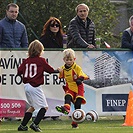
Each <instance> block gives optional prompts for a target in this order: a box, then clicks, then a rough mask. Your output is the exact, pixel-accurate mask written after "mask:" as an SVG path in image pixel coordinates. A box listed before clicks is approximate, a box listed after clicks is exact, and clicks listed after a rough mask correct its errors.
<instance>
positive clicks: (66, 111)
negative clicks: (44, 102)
mask: <svg viewBox="0 0 133 133" xmlns="http://www.w3.org/2000/svg"><path fill="white" fill-rule="evenodd" d="M55 108H56V110H57V111H58V112H61V113H63V114H65V115H68V114H69V110H68V109H67V108H65V107H64V106H56V107H55Z"/></svg>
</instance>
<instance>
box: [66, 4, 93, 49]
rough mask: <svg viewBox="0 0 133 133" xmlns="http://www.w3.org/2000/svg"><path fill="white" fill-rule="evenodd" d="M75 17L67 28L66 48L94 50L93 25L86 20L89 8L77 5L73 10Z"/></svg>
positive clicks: (90, 21)
mask: <svg viewBox="0 0 133 133" xmlns="http://www.w3.org/2000/svg"><path fill="white" fill-rule="evenodd" d="M75 10H76V12H77V15H76V16H75V17H74V18H73V19H72V20H71V21H70V23H69V27H68V33H67V35H68V47H71V48H95V25H94V23H93V22H92V20H91V19H90V18H88V13H89V7H88V6H87V5H86V4H79V5H78V6H77V7H76V8H75Z"/></svg>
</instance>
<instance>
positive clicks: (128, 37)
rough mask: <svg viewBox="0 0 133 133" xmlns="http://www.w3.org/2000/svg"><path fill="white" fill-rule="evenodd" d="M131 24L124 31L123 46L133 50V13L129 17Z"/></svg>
mask: <svg viewBox="0 0 133 133" xmlns="http://www.w3.org/2000/svg"><path fill="white" fill-rule="evenodd" d="M129 26H130V27H129V28H127V29H125V30H124V31H123V35H122V44H121V47H122V48H129V49H131V50H133V15H132V16H131V17H130V18H129Z"/></svg>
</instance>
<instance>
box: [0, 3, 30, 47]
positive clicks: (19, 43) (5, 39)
mask: <svg viewBox="0 0 133 133" xmlns="http://www.w3.org/2000/svg"><path fill="white" fill-rule="evenodd" d="M18 13H19V6H18V5H17V4H15V3H10V4H8V5H7V7H6V16H5V18H3V19H2V20H0V48H27V47H28V37H27V31H26V28H25V25H24V24H22V23H21V22H20V21H18V20H17V17H18Z"/></svg>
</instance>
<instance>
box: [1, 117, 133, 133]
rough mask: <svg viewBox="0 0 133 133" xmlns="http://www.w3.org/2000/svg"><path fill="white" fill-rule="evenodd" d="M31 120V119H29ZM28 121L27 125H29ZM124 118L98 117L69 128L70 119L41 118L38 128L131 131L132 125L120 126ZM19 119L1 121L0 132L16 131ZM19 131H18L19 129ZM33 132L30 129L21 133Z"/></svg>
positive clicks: (68, 132)
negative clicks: (76, 127) (74, 127)
mask: <svg viewBox="0 0 133 133" xmlns="http://www.w3.org/2000/svg"><path fill="white" fill-rule="evenodd" d="M30 122H31V121H30ZM30 122H29V123H28V125H30ZM123 123H124V119H123V117H122V116H110V117H100V118H99V120H98V121H97V122H95V123H94V122H92V121H89V122H88V121H84V122H83V123H81V124H79V128H78V129H72V128H71V119H70V118H68V117H61V120H57V121H54V120H42V121H41V123H40V128H41V129H42V133H133V127H132V126H122V124H123ZM19 124H20V121H2V122H1V123H0V133H18V131H17V128H18V126H19ZM19 132H20V131H19ZM25 132H26V133H28V132H29V133H33V132H34V131H32V130H31V129H29V130H28V131H23V133H25Z"/></svg>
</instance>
